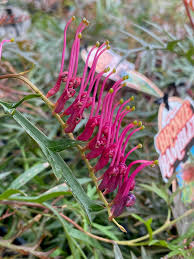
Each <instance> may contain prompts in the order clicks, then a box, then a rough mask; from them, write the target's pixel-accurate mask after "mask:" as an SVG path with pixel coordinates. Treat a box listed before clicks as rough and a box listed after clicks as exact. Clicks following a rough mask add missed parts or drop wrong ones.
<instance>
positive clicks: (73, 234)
mask: <svg viewBox="0 0 194 259" xmlns="http://www.w3.org/2000/svg"><path fill="white" fill-rule="evenodd" d="M70 235H71V237H73V238H75V239H77V240H81V241H84V242H86V243H88V244H89V245H91V246H93V247H95V248H98V249H102V247H101V246H100V244H99V243H98V241H97V240H94V239H91V238H90V237H89V236H87V235H86V234H85V233H83V232H81V231H79V230H77V229H71V231H70Z"/></svg>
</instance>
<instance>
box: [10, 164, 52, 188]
mask: <svg viewBox="0 0 194 259" xmlns="http://www.w3.org/2000/svg"><path fill="white" fill-rule="evenodd" d="M48 166H49V164H48V163H42V164H37V165H35V166H33V167H31V168H29V169H28V170H26V171H25V172H24V173H23V174H21V175H20V176H19V177H17V178H16V179H15V180H14V181H13V182H12V183H11V185H10V186H9V189H19V188H20V187H22V186H23V185H25V184H26V183H27V182H29V181H30V180H31V179H32V178H34V177H35V176H36V175H37V174H39V173H41V172H42V171H43V170H44V169H46V168H47V167H48Z"/></svg>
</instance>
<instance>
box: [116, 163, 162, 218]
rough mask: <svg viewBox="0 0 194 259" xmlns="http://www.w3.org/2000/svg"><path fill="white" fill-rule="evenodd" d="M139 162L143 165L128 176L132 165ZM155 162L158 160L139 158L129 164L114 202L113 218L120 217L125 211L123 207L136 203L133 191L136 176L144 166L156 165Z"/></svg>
mask: <svg viewBox="0 0 194 259" xmlns="http://www.w3.org/2000/svg"><path fill="white" fill-rule="evenodd" d="M137 163H141V165H140V166H138V167H137V168H136V169H135V170H134V171H133V172H132V173H131V175H130V176H129V177H128V174H129V172H130V169H131V167H132V166H133V165H134V164H137ZM155 164H158V160H155V161H146V160H137V161H134V162H132V163H131V164H129V166H128V168H127V170H126V173H125V175H124V179H123V181H122V182H121V183H120V185H119V188H118V192H117V195H116V197H115V198H114V200H113V202H112V208H111V212H112V216H111V218H112V217H118V216H119V215H120V214H121V213H122V212H123V209H124V208H125V207H130V206H132V205H134V203H135V195H134V194H133V193H132V192H131V191H133V189H134V186H135V176H136V175H137V174H138V172H140V171H141V170H142V169H143V168H144V167H146V166H149V165H151V166H154V165H155Z"/></svg>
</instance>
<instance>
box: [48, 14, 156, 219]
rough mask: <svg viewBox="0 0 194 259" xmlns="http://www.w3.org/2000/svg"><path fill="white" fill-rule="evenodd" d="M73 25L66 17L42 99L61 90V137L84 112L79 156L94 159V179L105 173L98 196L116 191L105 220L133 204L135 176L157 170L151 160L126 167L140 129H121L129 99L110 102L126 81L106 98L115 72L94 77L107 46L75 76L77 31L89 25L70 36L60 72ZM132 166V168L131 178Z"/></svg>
mask: <svg viewBox="0 0 194 259" xmlns="http://www.w3.org/2000/svg"><path fill="white" fill-rule="evenodd" d="M74 20H75V17H72V18H71V19H70V20H69V21H68V22H67V23H66V26H65V29H64V43H63V51H62V60H61V66H60V72H59V75H58V79H57V81H56V84H55V85H54V87H53V88H52V89H50V90H49V92H48V93H47V97H51V96H53V95H55V94H57V92H58V91H59V90H60V88H61V85H62V86H63V89H61V90H62V94H61V95H60V97H59V98H58V99H57V101H56V103H55V108H54V112H55V113H58V114H60V115H61V116H62V117H63V116H65V117H66V118H67V119H66V127H65V132H66V133H71V132H73V131H74V129H75V127H76V125H78V124H79V123H80V121H81V120H82V119H83V113H84V111H86V110H88V113H89V118H88V121H87V123H86V125H85V128H84V130H83V132H82V133H81V134H80V135H79V136H78V137H77V139H78V140H81V141H85V142H86V147H85V151H86V152H87V154H86V157H87V159H88V160H91V159H95V158H96V159H98V161H97V163H96V165H95V166H94V171H95V173H96V172H98V171H101V170H103V169H104V168H105V167H106V170H105V172H104V173H103V174H102V175H101V176H100V177H98V178H97V180H98V181H99V186H98V188H99V189H100V190H101V191H103V194H104V195H107V194H108V193H111V192H114V191H117V194H116V196H115V198H114V199H113V201H112V202H111V203H110V206H111V213H112V216H111V218H113V217H117V216H119V215H120V214H121V213H122V211H123V209H124V208H125V207H130V206H132V205H133V204H134V203H135V200H136V198H135V195H134V194H133V193H132V191H133V189H134V186H135V176H136V175H137V173H138V172H139V171H140V170H142V169H143V168H144V167H146V166H149V165H152V166H154V164H157V160H156V161H146V160H137V161H133V162H131V163H130V164H129V165H127V164H126V161H127V158H128V157H129V156H130V154H131V153H132V152H134V151H135V150H136V149H138V148H141V147H142V145H141V144H138V145H137V146H135V147H133V148H132V149H131V150H129V151H127V152H126V150H127V144H128V142H129V140H130V138H131V137H132V135H133V134H135V133H136V132H138V131H140V130H143V129H144V126H143V125H142V123H141V122H138V121H136V120H135V121H133V122H131V123H129V124H128V125H127V126H125V127H124V128H123V129H122V125H121V124H122V121H123V119H124V117H125V116H126V115H127V114H128V113H130V112H132V111H134V110H135V107H134V106H133V107H130V106H129V103H130V102H131V101H133V100H134V98H133V97H131V98H129V99H127V100H123V99H121V100H119V101H116V100H117V98H116V96H117V93H118V92H119V91H120V90H121V89H122V88H123V87H124V86H126V84H125V80H126V79H128V77H127V76H124V77H123V78H122V79H120V80H118V81H117V82H115V83H114V85H113V86H112V88H110V89H109V91H108V92H105V85H106V83H107V80H108V79H109V77H110V76H111V75H112V74H113V73H115V72H116V69H113V70H112V71H110V68H109V67H107V68H106V69H105V70H104V71H101V72H100V73H98V74H97V73H96V72H95V70H96V65H97V62H98V60H99V58H100V56H101V55H102V54H103V53H104V52H105V51H106V50H107V49H109V48H110V46H109V42H108V41H105V42H104V43H102V44H100V43H99V42H96V44H95V45H94V46H93V47H92V48H91V49H90V51H89V53H88V56H87V59H86V63H85V67H84V69H83V73H82V75H81V76H78V74H77V72H78V64H79V52H80V40H81V38H82V31H83V30H84V29H85V28H86V27H87V26H88V24H89V22H88V21H87V20H86V19H85V18H84V19H83V20H82V21H81V23H80V24H79V26H78V28H77V30H76V33H75V38H74V42H73V44H72V48H71V53H70V59H69V66H68V69H67V70H64V60H65V50H66V37H67V30H68V27H69V25H70V24H71V23H72V21H74ZM92 52H93V53H92ZM91 54H94V55H93V56H94V58H93V59H92V65H91V69H90V70H89V71H88V63H89V62H90V58H91ZM73 97H74V100H72V103H71V105H70V106H68V107H65V104H66V103H67V101H68V100H70V99H71V98H73ZM134 165H136V166H137V165H138V166H137V167H136V169H135V170H134V171H133V172H132V167H133V166H134Z"/></svg>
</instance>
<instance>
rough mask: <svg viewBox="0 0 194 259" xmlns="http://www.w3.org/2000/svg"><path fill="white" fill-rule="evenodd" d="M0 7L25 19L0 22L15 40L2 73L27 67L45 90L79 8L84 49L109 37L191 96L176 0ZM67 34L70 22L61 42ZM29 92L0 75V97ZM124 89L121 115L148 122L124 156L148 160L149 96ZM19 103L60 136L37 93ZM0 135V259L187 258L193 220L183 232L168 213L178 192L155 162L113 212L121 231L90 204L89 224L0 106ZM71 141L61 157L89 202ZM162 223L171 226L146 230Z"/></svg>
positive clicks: (172, 89)
mask: <svg viewBox="0 0 194 259" xmlns="http://www.w3.org/2000/svg"><path fill="white" fill-rule="evenodd" d="M0 7H1V9H0V15H1V16H5V15H8V16H11V15H14V16H15V17H17V16H21V15H23V14H25V17H26V18H25V20H23V21H22V22H18V23H17V22H16V21H15V22H13V23H11V24H6V23H5V21H3V20H1V22H0V37H1V39H3V38H5V37H9V38H11V37H15V43H13V44H7V45H6V46H4V51H3V54H2V61H1V67H0V73H1V74H8V73H20V72H22V71H26V70H29V71H28V74H27V77H28V79H29V80H31V81H32V82H33V83H34V84H35V85H36V86H37V87H38V88H39V89H40V90H41V91H43V92H44V93H47V92H48V90H49V89H50V88H51V87H52V86H53V85H54V83H55V80H56V78H57V75H58V72H59V69H60V62H59V60H60V55H61V49H62V42H63V29H64V26H65V22H66V21H67V19H68V18H69V17H71V16H72V15H75V16H76V17H84V16H85V17H87V19H89V20H90V21H91V24H90V26H89V27H88V28H87V31H85V32H84V34H83V39H82V47H86V46H89V45H91V44H93V43H94V42H96V41H97V40H100V41H102V40H106V39H108V40H109V41H110V43H111V47H112V49H113V50H114V51H115V52H117V53H118V54H120V55H121V56H123V59H127V60H128V61H130V62H132V63H134V64H135V69H136V70H137V71H139V72H141V73H143V74H144V75H146V76H147V77H148V78H149V79H151V80H152V81H153V82H154V83H155V84H156V85H157V86H158V87H159V88H160V89H161V90H162V91H163V92H164V93H168V94H169V95H170V96H171V95H173V96H179V97H181V98H185V97H186V96H190V97H191V98H192V97H193V91H192V90H193V89H192V87H193V84H194V83H193V82H194V69H193V64H194V59H193V57H194V35H193V34H194V33H193V30H192V27H191V25H190V20H189V18H188V16H187V13H186V11H185V6H184V4H183V1H181V0H172V1H166V0H162V1H154V0H146V1H141V0H126V1H120V0H99V1H95V0H88V1H83V0H79V1H78V0H75V1H71V0H67V1H66V0H61V1H56V0H48V1H44V0H42V1H36V0H27V1H22V0H18V1H17V2H16V1H7V2H6V1H4V2H1V1H0ZM10 10H11V12H12V13H11V14H10ZM190 14H191V15H192V14H193V13H192V11H190ZM78 20H79V18H78ZM76 23H78V21H77V22H76ZM73 37H74V29H71V30H69V33H68V42H69V44H68V46H67V47H68V48H69V46H71V43H72V40H73ZM67 61H68V55H67V57H66V62H67ZM82 65H84V63H82ZM80 70H81V67H80ZM110 84H111V82H110ZM29 94H31V91H30V90H29V89H28V88H26V86H25V85H24V84H23V83H21V82H20V81H17V80H11V79H9V80H8V79H3V80H1V82H0V98H1V100H2V101H6V102H9V103H16V102H18V101H19V100H21V99H22V98H23V97H25V96H28V95H29ZM123 95H124V96H131V95H134V96H135V104H136V111H135V112H134V113H133V115H130V116H129V117H128V119H129V120H133V119H134V118H138V119H139V120H142V121H143V123H144V125H145V126H146V129H145V130H144V131H143V132H139V133H138V134H136V135H135V136H134V137H133V138H132V140H131V143H130V146H131V147H133V146H135V145H137V144H138V143H143V150H140V151H138V150H137V151H136V152H134V153H133V155H131V156H130V158H129V162H130V161H133V160H134V159H140V158H141V159H147V160H152V159H155V158H156V157H157V156H158V155H157V153H156V151H155V148H154V144H153V139H154V136H155V134H156V133H157V112H158V105H157V104H155V102H154V101H155V99H156V98H155V97H151V96H148V95H145V94H142V93H140V92H136V91H134V90H131V89H129V88H128V89H127V90H125V91H124V92H123ZM145 103H146V105H145ZM18 110H19V111H20V112H22V114H25V118H28V119H29V120H30V121H31V122H32V123H33V124H34V125H36V126H38V128H39V129H40V130H41V131H42V132H44V133H45V134H46V135H47V136H48V137H49V138H50V139H55V140H58V139H59V141H60V140H61V139H62V138H64V137H63V134H62V131H61V128H60V124H59V123H58V122H57V121H56V119H55V118H54V117H53V116H52V114H51V112H50V111H49V110H48V108H47V107H46V106H45V105H44V103H43V102H42V100H41V99H40V98H38V97H37V96H36V98H33V99H32V98H30V99H29V100H27V101H26V102H24V103H22V105H20V106H18ZM78 132H80V128H76V131H75V135H77V134H78ZM0 136H1V138H0V180H1V185H0V191H1V193H2V195H4V196H1V195H0V196H1V198H0V199H1V201H0V236H1V237H2V238H1V239H0V253H1V257H2V258H132V259H134V258H143V259H144V258H193V257H192V256H193V254H192V249H193V243H192V237H193V234H194V233H193V232H194V231H193V229H194V228H192V225H191V222H190V223H189V226H187V228H186V230H185V228H184V230H183V229H181V225H180V224H179V226H178V225H176V224H175V223H176V220H177V218H176V217H175V216H174V217H173V213H170V212H171V211H172V212H173V211H174V208H175V207H176V204H174V202H173V198H174V196H175V195H174V194H172V192H171V189H169V184H164V183H163V181H162V178H161V174H160V171H159V168H157V167H155V168H149V169H148V168H147V169H144V170H143V171H142V172H141V175H139V176H138V177H137V187H136V194H137V202H136V204H135V206H134V207H133V208H127V209H126V210H125V212H124V213H123V214H122V215H121V216H120V217H119V218H118V222H119V224H121V225H122V226H124V227H125V228H126V230H127V233H122V232H121V231H120V230H119V229H118V228H117V227H116V226H115V225H114V224H113V223H112V222H109V220H108V217H107V213H106V210H105V209H101V210H97V211H95V210H92V212H91V217H92V225H90V224H89V223H88V220H87V217H86V214H85V213H84V212H83V209H82V208H81V207H80V205H79V203H78V202H77V201H76V200H75V199H74V198H73V197H72V194H71V192H70V190H69V189H68V188H67V186H66V185H65V184H63V181H62V180H60V181H57V179H56V177H55V176H54V174H53V169H52V168H51V167H50V165H49V164H48V163H47V161H46V159H45V156H44V155H43V153H42V151H41V149H40V147H39V145H37V143H36V142H35V141H34V140H33V139H32V138H31V137H29V136H28V135H27V134H26V132H25V130H24V129H23V128H22V127H20V126H19V125H18V123H17V122H16V121H15V120H14V119H13V118H12V117H11V116H9V114H8V112H7V113H4V110H3V109H1V110H0ZM74 146H75V144H74V143H72V142H70V143H69V145H67V146H65V147H63V150H62V152H61V153H60V155H61V156H62V158H63V160H64V161H65V162H66V164H67V165H68V166H69V169H70V170H71V171H72V172H73V175H75V176H76V178H77V179H78V181H79V182H80V184H81V185H82V186H83V188H84V190H85V191H86V193H87V195H88V197H89V198H90V199H91V200H95V201H96V200H98V195H97V192H96V188H95V186H94V184H93V183H92V181H91V179H90V178H89V176H88V169H87V167H86V165H85V164H84V163H83V161H82V158H81V156H80V154H79V152H78V151H77V149H76V148H75V147H74ZM56 186H57V187H56ZM8 189H17V190H19V192H20V194H22V195H24V196H26V197H25V199H23V200H18V201H16V200H14V198H13V197H12V196H11V194H10V193H6V190H8ZM48 191H49V192H48ZM179 191H180V190H179ZM11 197H12V198H11ZM179 202H180V201H179ZM178 206H179V205H178ZM58 211H60V213H59V212H58ZM189 211H190V210H189ZM167 215H169V218H168V219H167V222H166V218H167ZM169 220H171V221H172V224H171V223H170V224H169ZM173 220H175V222H174V223H173ZM165 222H166V223H167V224H169V226H170V227H169V228H165V229H164V231H161V232H160V231H159V232H158V234H157V235H156V236H155V235H152V233H155V232H154V231H157V230H158V229H159V228H160V227H161V226H162V225H163V224H166V223H165ZM187 223H188V221H187ZM177 226H178V228H177ZM147 231H148V233H149V236H148V238H149V241H144V240H142V241H143V242H141V243H139V244H138V246H137V245H135V246H134V245H133V244H132V245H130V246H127V245H126V246H124V245H122V246H118V245H117V243H118V242H117V243H116V242H114V241H119V240H124V241H127V240H133V239H135V238H139V237H142V236H144V235H146V234H147ZM88 233H89V234H91V233H92V235H93V236H91V235H89V234H88ZM103 238H105V239H103ZM107 240H109V241H107ZM111 240H112V241H111ZM140 241H141V240H140Z"/></svg>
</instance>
